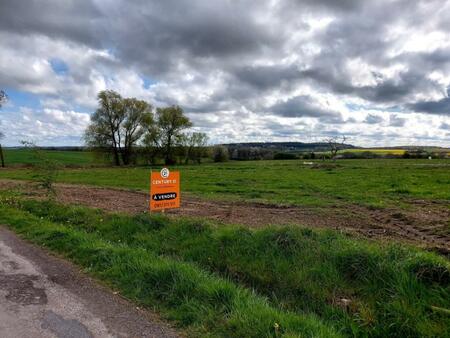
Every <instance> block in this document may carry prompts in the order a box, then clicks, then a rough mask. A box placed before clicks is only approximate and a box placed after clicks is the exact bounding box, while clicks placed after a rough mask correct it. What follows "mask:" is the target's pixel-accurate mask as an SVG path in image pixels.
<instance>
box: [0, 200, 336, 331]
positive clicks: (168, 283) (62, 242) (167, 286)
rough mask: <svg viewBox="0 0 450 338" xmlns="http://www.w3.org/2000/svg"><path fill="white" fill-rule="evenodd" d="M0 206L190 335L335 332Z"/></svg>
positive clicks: (198, 273)
mask: <svg viewBox="0 0 450 338" xmlns="http://www.w3.org/2000/svg"><path fill="white" fill-rule="evenodd" d="M7 204H8V199H6V203H5V200H3V203H2V204H1V206H0V222H2V223H8V224H9V225H10V226H11V227H12V228H14V229H15V230H16V231H17V232H18V233H20V234H22V235H23V236H24V237H25V238H27V239H29V240H31V241H33V242H35V243H37V244H40V245H43V246H45V247H47V248H49V249H50V250H53V251H56V252H59V253H61V254H63V255H64V256H66V257H68V258H70V259H71V260H73V261H74V262H75V263H77V264H79V265H81V266H84V267H85V268H86V269H87V271H89V272H90V273H92V274H94V275H95V276H97V277H99V278H101V279H102V280H104V281H106V282H108V283H109V284H110V285H111V286H112V287H114V288H118V289H119V290H121V292H122V294H123V295H124V296H126V297H128V298H130V299H132V300H134V301H135V302H136V303H138V304H142V305H144V306H147V307H149V308H156V310H158V311H160V312H162V313H163V314H164V315H165V316H166V317H167V318H169V319H171V320H174V321H175V322H176V323H177V324H178V325H179V326H180V327H183V328H185V329H186V330H187V332H188V333H189V334H190V335H191V336H201V337H282V336H283V337H339V336H340V335H339V334H338V333H337V332H336V331H335V330H333V328H331V327H329V326H327V325H325V324H323V323H322V322H321V320H320V319H319V318H318V317H316V316H313V315H308V314H294V313H292V312H289V311H285V310H280V309H277V308H275V307H273V306H271V305H270V304H268V302H267V300H266V299H265V298H264V297H261V296H258V295H256V294H254V293H253V292H252V291H250V290H248V289H246V288H243V287H241V286H238V285H236V284H235V283H233V282H231V281H229V280H227V279H224V278H220V277H217V276H214V275H213V274H211V273H209V272H206V271H204V270H202V269H200V268H199V267H198V266H196V265H195V264H192V263H188V262H181V261H179V260H175V259H172V258H169V257H164V256H159V255H156V254H155V253H153V252H151V251H149V250H146V249H144V248H139V247H135V246H129V245H126V244H123V243H120V241H119V242H117V241H116V242H111V241H109V240H107V239H106V238H102V236H101V234H100V233H98V232H86V231H84V230H81V229H76V228H75V227H72V226H67V224H61V223H55V222H52V221H49V220H48V219H46V218H43V217H42V216H41V217H38V216H37V215H34V214H32V213H30V212H26V211H24V210H23V209H22V210H19V209H17V208H12V207H10V206H8V205H7Z"/></svg>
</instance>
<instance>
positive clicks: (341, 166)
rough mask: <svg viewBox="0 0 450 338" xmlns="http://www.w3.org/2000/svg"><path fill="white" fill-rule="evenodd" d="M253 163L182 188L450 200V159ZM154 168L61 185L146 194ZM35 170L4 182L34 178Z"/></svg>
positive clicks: (188, 179) (76, 177)
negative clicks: (95, 187)
mask: <svg viewBox="0 0 450 338" xmlns="http://www.w3.org/2000/svg"><path fill="white" fill-rule="evenodd" d="M315 163H316V165H314V166H311V165H307V164H304V161H302V160H300V161H292V160H290V161H253V162H228V163H218V164H203V165H189V166H180V167H178V168H176V169H178V170H180V171H181V187H182V191H183V192H190V193H193V194H196V195H198V196H200V197H203V198H205V199H206V198H207V199H210V198H220V199H229V200H251V201H262V202H270V203H278V204H293V205H309V206H324V205H336V204H338V205H339V204H340V205H342V204H347V203H360V204H365V205H371V206H377V207H384V206H391V205H398V204H399V203H398V202H401V203H403V204H404V205H407V204H408V200H411V199H425V200H444V201H449V200H450V160H432V161H429V160H412V159H411V160H402V159H373V160H342V161H337V162H336V163H332V162H321V161H316V162H315ZM173 169H175V168H173ZM149 175H150V168H144V167H137V168H79V169H64V170H63V171H61V173H60V174H59V177H58V180H59V181H60V182H68V183H76V184H89V185H96V186H103V187H118V188H126V189H136V190H142V191H148V185H149ZM32 176H33V173H32V170H31V169H20V170H19V169H7V170H1V171H0V178H12V179H31V178H32Z"/></svg>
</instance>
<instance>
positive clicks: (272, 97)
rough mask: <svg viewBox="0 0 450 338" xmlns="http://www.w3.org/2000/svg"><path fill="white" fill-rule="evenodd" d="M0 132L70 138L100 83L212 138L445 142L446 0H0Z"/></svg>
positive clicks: (449, 121)
mask: <svg viewBox="0 0 450 338" xmlns="http://www.w3.org/2000/svg"><path fill="white" fill-rule="evenodd" d="M0 89H3V90H4V91H6V93H7V94H8V96H9V100H8V102H7V103H6V104H5V105H4V106H3V108H2V110H1V111H0V131H1V132H3V133H4V134H5V138H4V139H3V140H2V143H3V144H4V145H6V146H15V145H18V144H19V143H20V141H21V140H29V141H34V142H35V143H36V144H38V145H55V146H57V145H82V144H83V139H82V135H83V131H84V130H85V128H86V126H87V125H88V124H89V119H90V114H92V113H93V112H94V111H95V109H96V107H97V98H96V96H97V94H98V92H99V91H101V90H104V89H112V90H116V91H118V92H119V93H120V94H121V95H123V96H125V97H136V98H139V99H144V100H146V101H148V102H149V103H151V104H152V106H153V107H161V106H167V105H173V104H177V105H180V106H181V107H182V108H183V109H184V110H185V112H186V114H187V115H188V116H189V118H190V119H191V120H192V121H193V123H194V128H193V130H194V131H202V132H205V133H207V134H208V136H209V139H210V142H211V143H229V142H258V141H262V142H264V141H299V142H317V141H321V140H324V139H325V138H327V137H331V136H337V135H346V136H347V139H348V142H349V143H352V144H356V145H359V146H379V147H382V146H394V145H437V146H446V147H449V146H450V1H444V0H422V1H421V0H417V1H411V0H364V1H362V0H258V1H255V0H214V1H211V0H164V1H160V0H128V1H127V0H84V1H79V0H78V1H77V0H1V1H0Z"/></svg>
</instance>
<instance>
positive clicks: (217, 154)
mask: <svg viewBox="0 0 450 338" xmlns="http://www.w3.org/2000/svg"><path fill="white" fill-rule="evenodd" d="M228 157H229V156H228V149H227V147H224V146H215V147H214V149H213V160H214V162H226V161H228Z"/></svg>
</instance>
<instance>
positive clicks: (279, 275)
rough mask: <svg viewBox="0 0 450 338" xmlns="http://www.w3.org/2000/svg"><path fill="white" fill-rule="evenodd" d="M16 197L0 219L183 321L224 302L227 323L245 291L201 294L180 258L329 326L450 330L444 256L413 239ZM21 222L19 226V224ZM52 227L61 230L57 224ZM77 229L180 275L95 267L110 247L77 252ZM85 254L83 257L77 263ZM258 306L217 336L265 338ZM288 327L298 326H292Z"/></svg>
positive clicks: (448, 267) (357, 331)
mask: <svg viewBox="0 0 450 338" xmlns="http://www.w3.org/2000/svg"><path fill="white" fill-rule="evenodd" d="M14 205H15V207H16V208H19V209H20V210H21V211H20V212H21V214H20V215H23V216H18V217H22V218H21V219H20V220H17V219H14V217H13V216H11V214H14V212H13V211H11V210H12V209H8V210H9V211H6V210H5V208H8V203H3V206H2V208H3V210H4V211H3V212H2V209H0V220H1V221H2V222H3V223H10V224H11V223H13V225H16V227H17V228H18V229H19V231H23V232H24V233H27V234H29V233H32V234H33V233H34V232H35V233H36V235H35V236H36V237H37V240H39V239H45V240H44V243H45V244H46V245H48V246H50V248H56V249H58V250H60V251H62V252H67V253H68V254H70V255H76V256H75V258H76V259H77V260H79V259H80V258H79V257H83V258H82V262H83V263H82V264H88V262H89V263H90V264H89V266H91V268H93V269H94V271H98V270H97V269H100V270H101V271H104V270H106V271H105V272H103V273H102V276H104V277H105V276H110V274H109V273H108V271H116V272H117V273H116V274H114V278H118V276H123V277H122V278H127V281H129V280H133V283H129V284H126V283H124V284H120V286H121V287H122V288H123V289H124V290H125V294H130V293H131V294H134V295H136V296H135V297H134V299H136V300H137V301H139V302H143V301H144V300H145V299H148V298H145V297H146V296H147V295H153V296H155V297H158V296H159V297H161V298H159V297H158V298H157V299H158V300H159V301H161V300H160V299H166V297H169V300H170V305H169V306H171V307H172V308H173V309H174V311H176V312H177V316H175V318H176V319H177V320H180V321H181V322H182V323H184V324H186V323H188V325H189V324H191V323H193V322H196V323H198V322H201V321H202V319H200V318H204V315H202V312H201V311H199V309H200V308H204V307H207V308H209V306H211V305H212V304H215V306H216V307H218V309H222V307H221V306H223V305H225V304H227V305H226V306H227V307H226V308H227V310H225V311H223V312H220V311H221V310H219V312H218V313H217V312H214V315H215V316H224V317H215V320H218V323H217V325H219V326H221V325H225V326H227V325H228V323H229V322H228V319H227V318H230V317H231V318H234V315H235V312H234V311H237V308H236V307H235V306H236V305H232V304H236V303H235V302H236V301H239V300H242V298H244V300H245V299H247V298H246V296H245V293H244V294H240V295H239V297H238V298H236V299H234V298H232V299H233V301H231V299H230V298H228V297H234V296H232V294H234V293H232V294H230V293H229V292H230V291H231V290H228V291H229V292H227V298H226V299H228V301H229V302H225V303H223V302H222V301H219V299H221V300H224V298H222V296H224V294H223V293H220V294H221V295H222V296H221V297H220V298H214V299H211V298H209V297H206V295H204V294H203V293H202V292H201V291H200V293H199V290H198V288H200V290H201V288H202V287H203V286H204V284H203V282H200V281H199V280H198V279H197V277H195V276H196V274H195V273H194V272H192V273H193V274H190V275H189V276H190V277H188V278H186V279H185V278H184V277H181V276H180V273H181V274H182V273H184V271H185V270H184V268H183V266H185V265H184V264H188V265H189V266H195V267H198V268H196V269H201V270H203V271H206V273H207V274H209V273H214V276H220V277H221V280H231V281H232V283H233V284H232V285H233V286H230V287H232V288H235V287H236V286H237V285H238V286H237V287H238V288H240V289H241V288H248V289H253V290H255V292H256V297H257V298H258V299H261V298H262V297H267V298H268V300H269V304H271V305H270V307H271V308H272V309H274V310H275V311H280V312H281V313H285V314H287V313H289V314H294V313H295V315H296V316H298V318H305V316H306V318H317V321H318V323H319V322H320V323H323V324H322V325H326V326H328V327H329V328H331V327H332V328H333V329H334V330H335V331H337V332H339V333H341V334H343V335H344V336H358V337H359V336H369V337H394V336H395V337H413V336H414V337H417V336H421V337H436V336H441V337H444V336H448V334H449V333H450V331H449V330H450V317H449V316H448V315H447V314H446V312H445V311H435V310H434V309H435V308H438V309H444V310H445V309H447V310H448V309H450V264H449V262H448V260H446V259H445V258H443V257H439V256H437V255H435V254H431V253H427V252H424V251H422V250H419V249H416V248H413V247H410V246H405V245H399V244H392V243H391V244H386V243H385V244H381V243H380V244H377V243H373V242H369V241H366V240H361V239H357V238H350V237H348V236H344V235H342V234H339V233H337V232H334V231H331V230H328V231H318V230H311V229H307V228H300V227H293V226H292V227H283V228H280V227H266V228H262V229H260V230H249V229H247V228H243V227H239V226H226V227H224V226H220V227H216V226H215V225H214V224H211V223H206V222H203V221H200V220H189V219H185V220H180V219H176V220H170V219H168V218H165V217H163V216H160V215H138V216H125V215H118V214H112V215H111V214H106V213H103V212H99V211H97V210H94V209H88V208H80V207H68V206H61V205H58V204H55V203H48V202H36V201H21V202H20V203H19V205H17V203H15V204H14ZM23 218H25V219H28V221H24V219H23ZM40 219H44V221H45V222H46V223H45V224H52V227H53V226H55V227H56V226H57V224H62V225H64V227H63V228H62V229H64V233H63V235H62V236H61V235H58V236H55V234H52V232H50V233H49V234H45V233H44V234H43V232H42V231H43V230H42V226H41V225H40V224H36V223H35V222H34V221H33V220H40ZM41 222H42V221H41ZM24 224H25V228H21V227H24ZM28 224H29V225H28ZM53 224H54V225H53ZM55 230H56V229H55ZM44 232H45V230H44ZM54 232H58V233H60V231H59V230H58V231H54ZM75 233H76V234H80V235H81V234H83V236H89V237H91V238H97V239H98V240H99V241H101V242H102V243H109V245H111V246H114V247H116V246H117V248H126V249H127V250H132V251H136V252H140V253H141V256H142V257H147V258H148V259H152V260H153V259H155V257H170V261H172V260H173V261H174V262H180V264H179V265H176V266H174V267H173V268H174V269H173V270H171V273H170V276H176V277H175V279H176V280H177V281H178V282H177V283H176V284H173V283H174V282H173V281H172V280H171V279H168V278H169V277H168V276H166V275H164V277H162V276H161V275H158V278H159V280H157V283H155V282H154V280H153V277H151V276H153V274H152V273H151V272H150V271H148V270H146V265H145V264H140V265H138V266H134V265H133V264H134V262H135V261H134V259H131V260H130V258H131V257H130V256H127V259H124V260H116V258H115V256H114V258H111V260H108V261H107V262H104V263H101V264H100V265H97V264H96V263H95V264H92V262H91V261H90V260H91V259H92V260H96V259H97V260H98V259H100V260H102V259H103V258H101V257H108V256H109V253H108V254H107V253H104V252H102V249H101V248H104V244H102V245H101V246H99V245H93V246H92V248H93V249H92V250H97V251H95V254H93V252H92V251H84V250H85V249H83V248H86V246H85V245H82V246H80V248H81V252H80V250H79V249H75V247H73V246H74V245H75V246H76V247H79V246H78V243H79V241H73V240H71V235H72V234H75ZM42 236H43V237H42ZM88 247H91V246H88ZM95 248H96V249H95ZM144 253H145V254H144ZM85 260H87V261H88V262H86V263H84V262H85ZM109 262H115V263H114V264H122V262H124V263H123V264H125V262H127V263H126V264H125V265H126V266H127V267H129V268H125V267H122V266H117V265H115V266H114V267H110V266H109V265H108V264H111V263H109ZM181 262H182V263H181ZM299 262H301V264H299ZM104 264H107V265H106V266H105V265H104ZM130 264H131V265H132V266H130ZM191 264H195V265H191ZM197 271H199V270H197ZM202 273H205V272H202ZM129 274H131V275H129ZM209 276H212V275H209ZM186 277H187V276H186ZM215 278H216V277H215ZM145 280H146V281H147V282H145ZM188 281H189V282H190V283H188ZM142 283H144V284H142ZM167 283H169V285H167ZM186 283H187V284H186ZM191 283H192V284H191ZM208 283H209V282H208ZM115 285H117V284H115ZM193 285H195V287H194V286H193ZM235 285H236V286H235ZM134 287H136V288H138V289H139V290H145V292H143V293H138V294H135V293H133V292H134V289H132V290H130V288H134ZM169 289H170V290H171V291H170V292H168V291H167V290H169ZM241 290H242V289H241ZM166 292H168V293H166ZM157 295H158V296H157ZM178 297H179V298H178ZM185 297H187V299H188V300H189V303H190V302H192V301H193V302H195V304H197V305H198V306H195V307H190V306H188V307H185V306H184V305H183V306H180V304H185V303H184V301H183V300H182V299H185ZM197 297H199V298H197ZM185 300H186V299H185ZM209 301H211V302H212V303H209ZM245 301H246V300H245ZM198 302H200V303H198ZM150 304H153V303H150ZM179 306H180V307H179ZM210 311H214V310H210ZM258 311H260V308H259V307H256V309H255V308H253V311H251V312H249V313H246V314H245V315H244V317H246V318H247V316H249V315H250V313H253V315H255V316H256V317H255V319H256V318H259V319H258V320H256V321H255V322H253V323H254V324H253V325H255V327H249V328H246V329H245V331H241V330H244V328H243V327H241V326H238V328H237V330H238V331H236V332H235V331H228V330H226V331H224V332H221V333H220V334H219V335H225V336H227V335H236V336H258V335H259V336H264V335H265V334H264V331H261V330H262V328H261V325H262V327H264V326H265V327H266V328H267V327H268V326H267V325H266V324H263V323H265V320H261V313H259V312H258ZM208 313H210V315H213V314H212V313H211V312H208ZM241 315H243V314H241ZM310 315H314V316H315V317H309V316H310ZM180 318H181V319H180ZM188 318H189V320H188ZM272 318H274V317H272ZM319 320H320V321H319ZM273 321H276V322H277V323H278V324H280V325H281V327H282V328H283V329H287V326H286V321H285V320H283V319H278V318H277V320H275V319H272V325H273ZM202 323H203V324H204V323H205V322H202ZM244 323H246V322H245V321H244ZM245 325H247V324H245ZM213 327H216V326H215V325H212V327H207V328H205V329H206V330H215V329H214V328H213ZM310 329H311V327H310ZM247 330H248V331H247ZM303 330H305V328H303ZM216 332H217V331H216ZM310 332H311V331H310ZM245 333H246V334H245ZM285 333H286V334H287V332H285ZM294 333H298V334H299V333H300V332H298V331H291V334H294ZM204 334H205V335H206V332H205V333H204ZM328 334H332V332H329V333H328ZM310 335H312V336H315V335H318V333H315V334H310Z"/></svg>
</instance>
